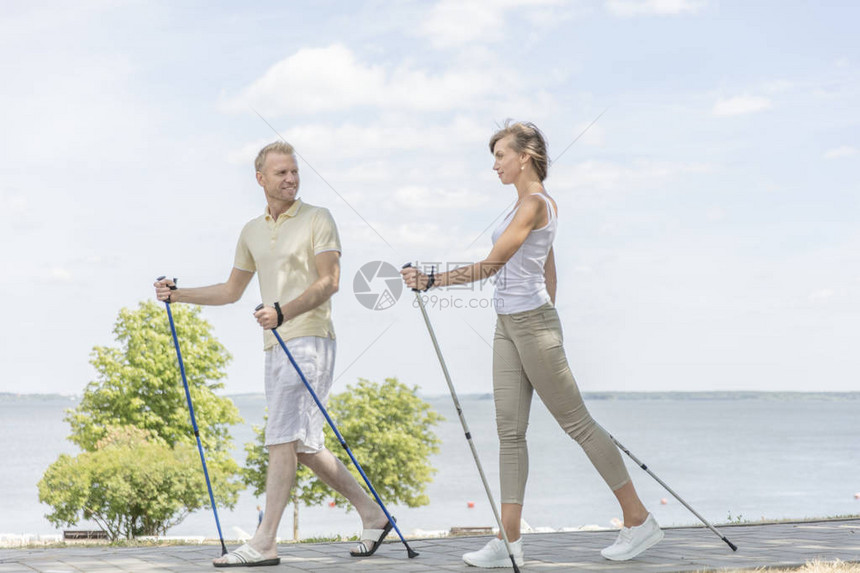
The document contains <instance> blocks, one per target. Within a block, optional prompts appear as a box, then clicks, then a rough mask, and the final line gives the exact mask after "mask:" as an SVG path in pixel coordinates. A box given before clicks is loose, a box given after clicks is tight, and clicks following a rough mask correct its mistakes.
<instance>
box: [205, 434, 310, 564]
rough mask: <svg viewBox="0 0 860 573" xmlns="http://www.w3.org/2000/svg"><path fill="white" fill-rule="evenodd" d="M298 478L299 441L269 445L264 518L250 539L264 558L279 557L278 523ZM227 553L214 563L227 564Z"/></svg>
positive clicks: (250, 542) (249, 543) (249, 542)
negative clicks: (297, 452) (297, 451)
mask: <svg viewBox="0 0 860 573" xmlns="http://www.w3.org/2000/svg"><path fill="white" fill-rule="evenodd" d="M295 481H296V442H290V443H287V444H276V445H274V446H269V464H268V469H267V470H266V511H265V513H263V521H262V522H261V523H260V526H259V527H258V528H257V531H256V532H255V533H254V536H253V537H252V538H251V539H250V540H249V541H248V545H250V546H251V547H253V548H254V549H256V550H257V551H259V552H260V554H261V555H262V556H263V558H264V559H274V558H275V557H277V556H278V545H277V543H276V539H277V536H278V525H280V523H281V516H282V515H283V514H284V509H286V507H287V504H288V503H289V501H290V490H292V488H293V484H294V483H295ZM224 562H226V559H225V557H224V556H221V557H219V558H218V559H215V563H224Z"/></svg>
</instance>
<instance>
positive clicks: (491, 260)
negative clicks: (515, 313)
mask: <svg viewBox="0 0 860 573" xmlns="http://www.w3.org/2000/svg"><path fill="white" fill-rule="evenodd" d="M545 205H546V204H545V203H544V201H543V199H541V198H540V197H534V196H529V197H526V198H525V199H524V200H523V203H522V205H520V208H519V209H518V210H517V213H516V215H514V218H513V220H512V221H511V224H510V225H508V228H507V229H505V231H504V233H502V236H501V237H499V240H498V241H496V244H495V245H493V249H492V250H491V251H490V254H489V255H487V258H485V259H484V260H482V261H480V262H477V263H474V264H471V265H466V266H463V267H460V268H458V269H454V270H453V271H448V272H447V273H439V274H438V275H436V277H435V281H434V283H433V286H451V285H462V284H468V283H472V282H475V281H478V280H483V279H486V278H489V277H491V276H493V275H494V274H496V273H497V272H499V270H501V268H502V267H503V266H505V263H507V262H508V260H510V258H511V257H512V256H514V253H516V252H517V250H518V249H519V248H520V247H521V246H522V244H523V243H524V242H525V240H526V238H527V237H528V236H529V233H530V232H531V231H532V229H534V228H536V227H538V226H540V225H541V222H542V220H543V219H545V215H543V214H544V213H546V207H545ZM401 274H402V275H403V280H405V281H406V286H408V287H410V288H418V289H421V290H423V289H425V288H427V281H428V278H427V275H425V274H423V273H421V272H419V271H418V269H415V268H412V267H409V268H406V269H404V270H402V271H401Z"/></svg>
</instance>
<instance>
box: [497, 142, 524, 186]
mask: <svg viewBox="0 0 860 573" xmlns="http://www.w3.org/2000/svg"><path fill="white" fill-rule="evenodd" d="M513 138H514V136H513V135H506V136H505V137H503V138H501V139H500V140H498V141H497V142H496V145H495V146H494V147H493V158H494V159H495V162H494V163H493V170H494V171H495V172H496V174H497V175H498V176H499V180H500V181H501V182H502V183H503V184H505V185H507V184H509V183H513V182H514V181H516V179H517V177H519V176H520V173H521V172H522V166H523V162H522V155H523V154H522V153H517V152H516V151H514V150H513V149H511V141H512V140H513Z"/></svg>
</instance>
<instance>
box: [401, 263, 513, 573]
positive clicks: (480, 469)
mask: <svg viewBox="0 0 860 573" xmlns="http://www.w3.org/2000/svg"><path fill="white" fill-rule="evenodd" d="M411 266H412V263H406V264H405V265H403V268H404V269H405V268H408V267H411ZM412 290H413V292H415V299H416V300H417V301H418V308H420V309H421V315H422V316H423V317H424V323H425V324H426V325H427V332H429V333H430V340H431V341H433V348H435V349H436V356H437V357H438V358H439V364H440V365H441V366H442V373H443V374H444V375H445V382H447V383H448V390H450V391H451V399H452V400H453V401H454V408H455V409H456V410H457V415H458V416H459V417H460V424H461V425H462V426H463V432H464V433H465V434H466V441H467V442H469V448H470V449H471V450H472V457H473V458H475V465H476V466H478V473H479V474H481V482H483V484H484V489H485V490H486V491H487V499H489V500H490V507H491V508H492V509H493V516H494V517H495V518H496V523H498V524H499V531H500V532H501V533H502V540H503V541H504V542H505V548H506V549H507V550H508V557H510V558H511V564H512V565H513V566H514V573H520V569H519V567H517V562H516V560H515V559H514V552H513V551H512V550H511V543H510V542H509V541H508V534H507V532H506V531H505V528H504V527H503V526H502V519H501V518H500V517H499V510H498V508H497V507H496V501H495V500H494V499H493V494H492V492H491V491H490V486H489V484H488V483H487V476H486V475H484V468H483V466H481V459H480V458H479V457H478V450H477V449H476V448H475V443H474V442H472V433H471V432H470V431H469V424H467V423H466V417H465V416H463V408H461V407H460V399H459V398H457V391H456V390H455V389H454V384H453V382H451V375H450V374H448V366H446V365H445V359H444V358H443V357H442V351H441V350H440V349H439V342H438V341H437V340H436V333H435V332H433V325H432V324H430V317H429V316H428V315H427V309H426V308H424V301H423V300H422V299H421V291H419V290H418V289H412Z"/></svg>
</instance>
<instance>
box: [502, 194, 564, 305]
mask: <svg viewBox="0 0 860 573" xmlns="http://www.w3.org/2000/svg"><path fill="white" fill-rule="evenodd" d="M534 195H537V196H538V197H540V198H541V199H543V200H544V202H545V203H546V211H547V224H546V225H544V226H543V227H541V228H540V229H533V230H532V231H531V232H530V233H529V235H528V237H526V240H525V242H523V244H522V245H521V246H520V248H519V249H517V252H516V253H514V256H512V257H511V258H510V259H509V260H508V262H507V263H505V266H504V267H502V268H501V270H499V272H498V273H496V275H495V277H494V280H495V285H496V296H495V301H494V303H495V306H496V312H497V313H498V314H513V313H515V312H524V311H527V310H534V309H536V308H538V307H540V306H543V305H544V304H546V303H548V302H550V297H549V293H548V292H547V290H546V279H545V277H544V265H545V264H546V258H547V256H548V255H549V250H550V248H552V242H553V240H554V239H555V231H556V228H557V227H558V217H557V216H556V214H555V211H554V209H553V208H552V203H550V201H549V198H548V197H547V196H546V195H544V194H543V193H534ZM518 210H519V207H517V208H516V209H514V210H513V211H511V212H510V213H509V214H508V216H507V217H505V218H504V220H502V222H501V223H500V224H499V226H498V227H496V230H495V231H493V244H495V243H496V241H498V240H499V237H501V236H502V233H504V232H505V229H507V228H508V225H510V224H511V221H512V220H513V218H514V215H515V214H516V212H517V211H518Z"/></svg>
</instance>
